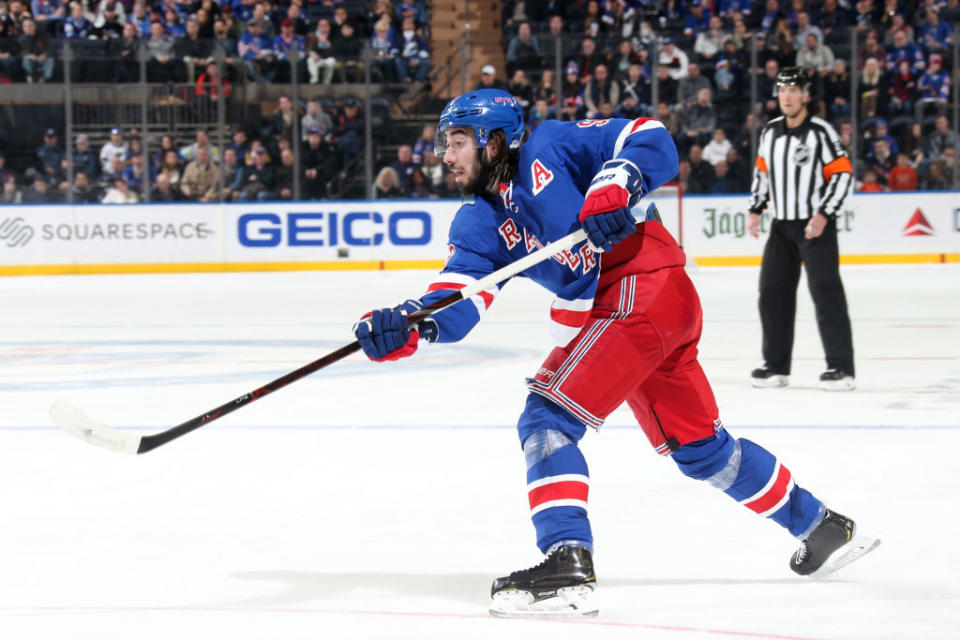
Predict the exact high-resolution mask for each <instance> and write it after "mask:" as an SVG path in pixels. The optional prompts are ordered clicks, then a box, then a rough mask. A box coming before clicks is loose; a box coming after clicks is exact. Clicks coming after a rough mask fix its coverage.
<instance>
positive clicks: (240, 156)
mask: <svg viewBox="0 0 960 640" xmlns="http://www.w3.org/2000/svg"><path fill="white" fill-rule="evenodd" d="M227 149H233V150H234V151H235V152H236V154H237V163H238V164H239V165H240V166H243V165H244V164H246V161H247V132H246V131H245V130H243V129H241V128H237V129H235V130H234V132H233V134H232V135H231V136H230V142H228V143H227Z"/></svg>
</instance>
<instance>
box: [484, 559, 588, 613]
mask: <svg viewBox="0 0 960 640" xmlns="http://www.w3.org/2000/svg"><path fill="white" fill-rule="evenodd" d="M596 588H597V578H596V576H595V575H594V573H593V556H592V554H591V553H590V550H589V549H587V548H586V547H581V546H577V545H564V546H561V547H558V548H556V549H554V550H553V551H551V552H550V554H549V555H547V557H546V559H544V561H543V562H541V563H540V564H538V565H537V566H535V567H532V568H530V569H523V570H522V571H514V572H513V573H511V574H510V575H509V576H506V577H503V578H497V579H496V580H494V581H493V586H492V587H491V588H490V595H491V596H492V597H493V602H492V603H491V604H490V613H491V614H493V615H495V616H505V617H582V616H595V615H597V611H598V609H597V605H596V604H595V603H594V592H595V591H596Z"/></svg>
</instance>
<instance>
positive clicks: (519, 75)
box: [507, 69, 533, 111]
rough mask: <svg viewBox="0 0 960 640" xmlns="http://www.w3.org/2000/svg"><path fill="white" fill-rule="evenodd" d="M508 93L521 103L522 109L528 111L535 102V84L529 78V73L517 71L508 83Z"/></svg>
mask: <svg viewBox="0 0 960 640" xmlns="http://www.w3.org/2000/svg"><path fill="white" fill-rule="evenodd" d="M507 92H508V93H510V94H511V95H513V97H514V98H516V99H517V100H519V101H520V108H522V109H523V110H524V111H527V110H528V109H529V108H530V104H531V103H532V102H533V84H531V83H530V79H529V78H528V77H527V72H526V71H524V70H523V69H517V70H516V71H514V72H513V77H511V78H510V82H508V83H507Z"/></svg>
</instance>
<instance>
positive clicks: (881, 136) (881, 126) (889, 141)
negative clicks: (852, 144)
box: [866, 119, 900, 160]
mask: <svg viewBox="0 0 960 640" xmlns="http://www.w3.org/2000/svg"><path fill="white" fill-rule="evenodd" d="M870 140H871V141H875V140H883V141H884V142H885V143H886V145H887V149H889V150H890V153H891V154H892V155H893V157H896V155H897V154H898V153H900V146H899V145H898V144H897V139H896V138H894V137H893V136H892V135H890V127H889V125H888V124H887V121H886V120H883V119H880V120H877V121H876V123H874V127H873V136H872V137H871V138H870ZM866 157H867V159H868V160H871V159H872V158H873V148H872V146H871V147H869V148H868V149H867V153H866Z"/></svg>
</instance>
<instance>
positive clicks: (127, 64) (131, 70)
mask: <svg viewBox="0 0 960 640" xmlns="http://www.w3.org/2000/svg"><path fill="white" fill-rule="evenodd" d="M139 50H140V37H139V36H138V35H137V27H136V25H135V24H133V23H132V22H128V23H126V24H124V25H123V32H122V35H121V37H120V38H119V39H118V40H116V41H114V42H113V43H112V44H111V45H110V47H109V49H108V51H109V52H110V53H111V54H112V55H113V57H114V58H115V60H114V65H115V66H114V78H115V80H116V82H118V83H121V84H122V83H125V82H136V81H137V80H138V79H139V77H140V62H139V60H138V58H137V53H138V51H139Z"/></svg>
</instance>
